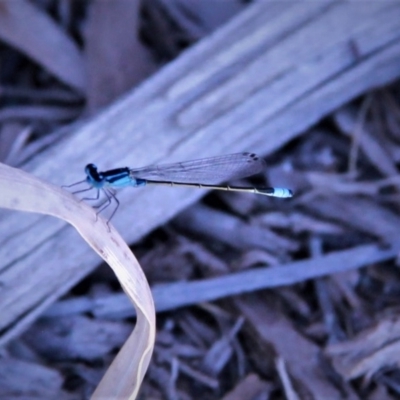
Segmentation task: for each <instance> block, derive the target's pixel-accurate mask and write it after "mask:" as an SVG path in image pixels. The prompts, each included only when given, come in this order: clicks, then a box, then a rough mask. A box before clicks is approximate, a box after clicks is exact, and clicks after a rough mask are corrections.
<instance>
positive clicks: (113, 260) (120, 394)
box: [0, 164, 155, 399]
mask: <svg viewBox="0 0 400 400" xmlns="http://www.w3.org/2000/svg"><path fill="white" fill-rule="evenodd" d="M0 193H1V197H0V207H4V208H9V209H14V210H19V211H28V212H37V213H41V214H48V215H52V216H55V217H57V218H60V219H63V220H65V221H67V222H69V223H70V224H71V225H73V226H74V227H75V229H76V230H77V231H78V232H79V233H80V234H81V236H82V237H83V238H84V239H85V240H86V242H87V243H88V244H89V245H90V246H91V247H92V248H93V249H94V250H95V251H96V252H97V253H98V254H99V255H100V256H101V257H102V258H103V259H104V260H105V261H106V262H107V263H108V264H109V265H110V267H111V268H112V269H113V270H114V272H115V274H116V275H117V277H118V279H119V281H120V283H121V286H122V288H123V289H124V291H125V293H126V294H127V295H128V297H129V298H130V300H131V301H132V303H133V304H134V305H135V308H136V312H137V324H136V328H135V330H134V331H133V332H132V334H131V335H130V337H129V338H128V340H127V341H126V342H125V344H124V346H123V347H122V349H121V351H120V352H119V353H118V355H117V357H116V358H115V359H114V361H113V363H112V364H111V367H110V368H109V370H108V371H107V373H106V375H105V376H104V377H103V379H102V381H101V382H100V384H99V386H98V387H97V389H96V391H95V393H94V394H93V397H92V398H93V399H104V398H129V399H134V398H136V395H137V393H138V391H139V388H140V384H141V382H142V380H143V377H144V374H145V372H146V370H147V367H148V365H149V362H150V358H151V354H152V351H153V347H154V338H155V311H154V304H153V299H152V296H151V292H150V288H149V286H148V283H147V280H146V278H145V276H144V274H143V271H142V270H141V268H140V266H139V264H138V262H137V260H136V259H135V257H134V256H133V254H132V252H131V251H130V249H129V247H128V246H127V244H126V243H125V242H124V241H123V239H122V238H121V237H120V236H119V234H118V232H117V231H116V230H115V229H114V228H113V227H112V226H111V227H110V229H109V228H108V226H107V224H106V222H105V221H104V220H103V219H102V218H101V217H99V218H98V219H96V217H95V213H94V210H93V209H92V208H91V207H89V206H88V205H86V204H85V203H84V202H78V201H77V200H76V199H75V198H74V196H72V195H71V194H70V193H68V192H66V191H65V190H62V189H61V188H58V187H56V186H52V185H50V184H47V183H45V182H44V181H41V180H39V179H38V178H35V177H33V176H31V175H29V174H28V173H26V172H23V171H21V170H18V169H15V168H11V167H8V166H6V165H3V164H0Z"/></svg>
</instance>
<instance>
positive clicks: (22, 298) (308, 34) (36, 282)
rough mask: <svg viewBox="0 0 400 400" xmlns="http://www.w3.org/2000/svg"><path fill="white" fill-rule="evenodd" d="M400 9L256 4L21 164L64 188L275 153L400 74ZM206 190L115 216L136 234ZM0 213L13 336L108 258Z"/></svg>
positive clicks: (30, 220) (143, 194) (151, 195)
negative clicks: (121, 173)
mask: <svg viewBox="0 0 400 400" xmlns="http://www.w3.org/2000/svg"><path fill="white" fill-rule="evenodd" d="M399 15H400V3H398V2H396V1H381V2H368V3H356V2H354V3H352V2H350V3H348V2H339V1H323V2H308V3H301V4H300V3H295V2H294V3H288V2H284V3H281V4H280V3H276V2H275V3H262V2H259V3H256V4H253V5H251V6H249V8H248V9H247V10H246V11H244V12H243V13H242V14H240V15H239V16H238V17H236V18H235V19H233V20H232V21H231V22H230V23H229V24H227V25H226V26H225V27H223V28H222V29H220V30H218V31H217V32H215V33H214V34H212V35H210V36H209V37H207V38H206V39H205V40H203V41H201V42H200V43H198V44H197V45H195V46H193V47H192V48H191V49H189V50H188V51H186V52H185V53H184V54H182V56H181V57H179V58H178V59H177V60H175V61H174V62H172V63H170V64H168V65H166V66H165V67H164V68H163V69H162V70H161V71H160V72H159V73H158V74H156V75H155V76H153V77H152V78H151V79H149V80H148V81H146V82H145V83H144V84H143V85H141V86H140V87H139V88H137V89H135V90H133V91H132V92H131V93H130V94H128V95H127V96H126V97H124V98H122V99H121V100H120V101H118V102H117V103H115V104H113V105H112V106H111V107H109V108H107V109H105V110H103V111H102V112H101V113H99V114H98V115H97V116H96V117H95V118H93V119H92V120H90V121H86V122H82V123H80V124H79V125H78V126H75V127H74V131H73V132H71V133H70V134H69V135H68V136H67V137H65V139H64V140H63V141H62V142H60V143H58V144H56V145H53V146H52V147H51V148H49V149H46V150H45V151H42V152H41V153H40V154H38V155H37V156H36V157H35V158H34V159H32V160H31V161H30V162H29V163H26V164H25V165H23V166H22V168H23V169H25V170H27V171H30V172H32V173H33V174H35V175H37V176H40V177H41V178H44V179H47V180H49V181H51V182H53V183H55V184H57V185H62V184H69V183H71V182H74V181H78V180H81V179H83V166H84V165H85V164H87V163H88V162H95V163H97V164H98V165H99V167H100V168H101V169H107V168H111V167H117V166H126V165H127V166H132V167H136V166H138V167H139V166H143V165H146V164H152V163H159V162H170V161H183V160H187V159H192V158H200V157H207V156H213V155H218V154H223V153H225V154H227V153H232V152H237V151H243V150H251V151H257V152H258V153H260V154H262V155H268V154H271V153H272V152H273V151H275V150H276V149H278V148H279V147H281V146H282V145H284V144H285V143H287V142H288V141H290V140H291V139H293V138H295V137H297V136H299V135H300V134H302V133H303V132H304V131H305V130H306V129H307V128H308V127H310V126H311V125H312V124H314V123H316V122H317V121H319V120H320V119H321V118H323V117H324V116H326V115H327V114H329V113H330V112H331V111H332V110H334V109H336V108H337V107H339V106H340V105H342V104H344V103H346V102H348V101H349V100H351V99H353V98H354V97H356V96H358V95H360V94H362V93H364V92H365V91H368V90H371V89H373V88H375V87H379V86H380V85H384V84H387V83H389V82H391V81H393V80H394V79H396V78H397V77H398V76H399V75H400V41H399V38H400V18H398V16H399ZM355 22H356V23H355ZM202 195H204V192H201V191H196V190H191V189H187V190H186V189H170V188H152V187H149V188H145V189H136V190H135V191H134V189H132V190H125V191H123V192H121V194H120V196H119V198H120V200H121V207H120V209H119V211H118V214H117V215H116V217H115V219H114V220H113V223H114V224H115V226H116V227H117V229H118V230H120V232H122V235H123V236H124V238H125V239H126V240H127V241H128V242H134V241H136V240H138V239H139V238H141V237H143V235H145V234H146V233H148V232H150V231H151V230H152V229H154V228H155V227H157V226H159V225H162V224H163V223H165V222H166V221H167V220H169V219H170V218H171V217H173V216H174V215H176V214H177V213H178V212H179V211H180V210H182V209H184V208H185V207H187V206H188V205H189V204H192V203H193V202H195V201H196V200H198V199H199V198H200V197H201V196H202ZM0 218H1V225H0V235H1V242H2V246H1V247H0V290H1V296H0V313H1V315H2V318H1V321H0V330H1V331H2V332H3V336H2V343H4V342H6V341H7V340H9V339H10V338H12V337H13V336H14V335H15V334H16V333H17V332H20V331H21V330H22V329H24V327H25V326H26V325H27V324H28V323H29V322H31V321H33V320H34V319H35V318H37V316H38V315H40V313H41V312H42V311H43V310H44V309H45V308H46V307H48V305H49V304H50V303H51V302H53V301H54V300H55V299H57V298H58V297H59V296H61V295H62V294H63V293H65V292H66V291H67V290H68V289H69V288H70V287H71V286H73V285H74V284H75V283H76V282H78V281H79V280H80V279H82V277H84V276H85V275H87V274H88V273H89V272H90V271H92V270H93V269H94V268H95V267H96V265H97V264H98V262H99V259H98V258H97V257H96V256H95V255H94V254H93V252H92V251H91V250H90V249H89V248H88V247H87V246H86V245H85V244H83V243H82V242H81V240H80V239H79V238H78V235H77V234H76V233H75V232H74V231H73V229H72V228H70V227H68V226H66V225H65V224H63V223H61V222H59V221H56V220H53V219H51V218H48V217H43V216H38V215H28V214H19V213H12V212H9V211H2V212H1V214H0ZM43 282H46V284H43Z"/></svg>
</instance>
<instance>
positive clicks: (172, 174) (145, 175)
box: [130, 153, 266, 184]
mask: <svg viewBox="0 0 400 400" xmlns="http://www.w3.org/2000/svg"><path fill="white" fill-rule="evenodd" d="M265 167H266V166H265V162H264V160H263V159H262V158H259V157H258V156H257V155H256V154H253V153H237V154H228V155H224V156H218V157H211V158H203V159H201V160H193V161H185V162H179V163H174V164H164V165H162V164H161V165H150V166H148V167H144V168H138V169H131V170H130V173H131V177H132V178H140V179H147V180H155V181H172V182H181V183H193V182H195V183H204V184H219V183H221V182H224V181H228V180H233V179H240V178H244V177H246V176H250V175H254V174H256V173H258V172H261V171H262V170H264V169H265Z"/></svg>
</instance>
